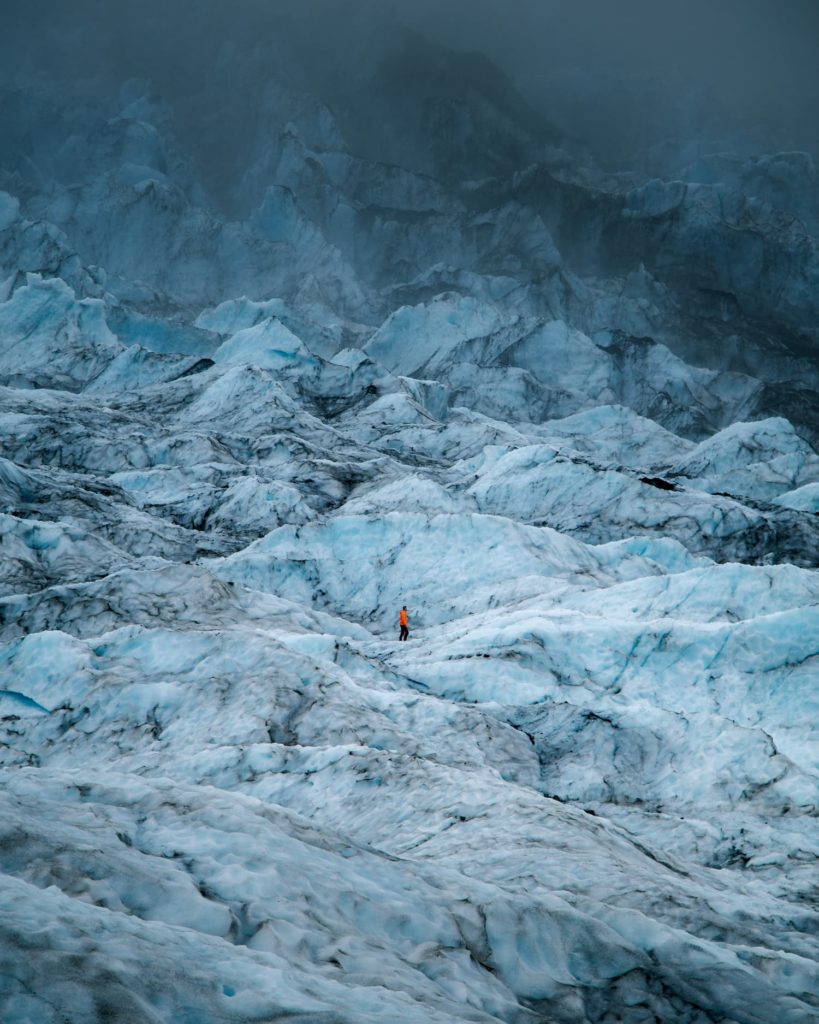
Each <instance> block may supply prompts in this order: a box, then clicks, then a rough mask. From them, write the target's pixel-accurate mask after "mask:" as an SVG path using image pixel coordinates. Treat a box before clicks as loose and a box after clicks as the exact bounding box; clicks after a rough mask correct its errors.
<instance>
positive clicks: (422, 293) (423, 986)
mask: <svg viewBox="0 0 819 1024" xmlns="http://www.w3.org/2000/svg"><path fill="white" fill-rule="evenodd" d="M408 45H409V44H408ZM412 45H421V44H420V43H418V41H417V40H416V41H415V43H413V44H412ZM248 59H249V60H250V59H251V58H248ZM253 59H255V58H253ZM436 59H437V58H436ZM450 59H451V60H452V61H453V62H454V64H455V66H457V67H461V64H459V63H458V62H459V61H461V62H465V63H463V67H464V68H466V71H469V68H470V67H472V65H469V64H468V61H466V58H464V57H463V56H462V55H461V56H458V55H454V54H453V55H449V56H448V57H447V60H450ZM435 66H436V67H437V65H435ZM232 70H233V69H232V66H231V62H230V61H229V60H227V59H225V60H224V61H223V62H222V63H221V64H219V65H218V66H217V67H216V68H215V69H214V71H213V75H214V82H215V83H216V85H215V86H214V88H217V87H219V88H221V87H222V86H223V85H224V82H225V81H226V80H228V79H229V77H230V75H231V74H232ZM473 70H474V68H473ZM385 73H386V72H383V71H382V75H383V74H385ZM465 73H466V72H465ZM288 75H290V76H291V77H288ZM464 80H466V79H464ZM376 81H380V82H381V83H382V85H383V81H384V80H383V79H378V78H376ZM493 81H494V79H493ZM384 88H385V92H384V97H388V95H389V90H388V89H387V87H386V86H384ZM427 88H428V89H436V88H439V84H436V81H435V80H434V76H433V79H432V80H431V83H430V84H429V85H428V87H427ZM441 88H443V87H441ZM447 88H448V89H450V86H447ZM493 88H494V89H495V92H494V93H493V92H492V91H491V90H490V91H489V92H485V93H482V94H481V95H480V96H476V94H474V92H470V91H469V89H465V92H464V94H463V95H460V94H459V95H452V94H450V92H446V91H445V92H442V93H441V95H440V96H439V97H438V99H437V100H436V104H433V105H432V107H430V104H429V103H428V102H427V100H428V98H429V97H428V96H426V95H425V94H423V92H422V93H420V94H419V95H418V96H415V94H411V95H408V96H406V97H404V99H403V100H402V102H406V104H408V105H409V106H408V107H407V109H411V117H410V118H409V120H408V129H407V134H406V137H405V138H403V139H396V138H386V139H382V140H381V142H380V143H379V145H381V146H382V150H381V151H380V152H379V154H374V153H373V152H371V151H370V149H371V148H372V146H373V145H375V143H372V142H371V146H370V147H369V148H368V147H367V146H364V145H362V144H360V140H359V141H358V142H357V141H356V136H355V132H354V131H353V128H352V127H351V126H350V125H349V124H348V123H347V122H346V121H345V117H344V115H342V114H340V113H336V112H335V111H334V109H333V106H332V104H331V103H330V102H328V101H327V100H326V98H325V97H322V96H321V95H320V94H319V93H316V94H313V93H311V92H310V91H309V89H308V88H307V86H305V85H304V83H303V82H302V81H301V80H300V79H299V77H298V76H297V75H295V74H293V73H292V72H291V71H290V70H289V65H287V63H286V62H283V63H282V65H281V66H280V67H277V68H276V69H275V70H274V71H273V72H271V79H270V83H269V88H268V90H267V92H266V93H265V95H264V97H263V98H262V100H260V108H261V113H259V125H258V131H257V134H256V135H255V136H254V138H253V140H252V146H251V149H250V152H251V155H250V157H249V158H248V159H247V162H246V165H245V166H244V167H243V169H242V174H241V176H240V178H238V179H237V180H234V181H233V183H232V184H231V189H232V190H233V191H232V193H231V195H230V196H229V197H228V199H225V197H224V196H221V197H218V196H214V194H213V192H212V189H211V187H210V184H209V180H208V177H207V175H206V174H205V173H204V172H203V171H202V169H201V167H200V166H199V164H198V163H197V160H198V157H197V155H196V154H195V153H194V152H193V151H192V150H190V148H186V140H185V136H184V132H181V131H179V130H178V128H177V124H176V121H177V119H179V118H181V114H180V112H179V111H178V110H175V109H174V105H173V103H172V102H171V101H166V100H164V99H162V97H161V96H158V95H157V94H156V90H155V89H154V88H153V87H152V86H151V85H150V84H149V83H148V84H146V83H144V82H139V81H134V80H132V81H129V82H126V83H124V84H123V83H120V88H119V90H118V92H117V93H116V95H115V96H113V95H110V94H109V93H106V92H104V91H101V92H100V93H99V95H96V96H95V95H93V94H89V92H88V90H85V91H83V89H80V88H79V87H77V88H75V89H73V90H72V89H66V85H65V83H64V82H61V81H60V80H59V79H58V78H55V79H54V80H53V81H51V80H49V78H48V76H46V75H43V76H40V77H38V78H36V79H35V80H29V79H25V80H22V81H21V80H15V81H12V80H11V79H9V80H8V81H4V82H3V84H2V98H3V103H2V104H1V105H0V106H1V107H2V112H1V113H0V130H2V132H3V135H4V138H5V139H6V140H7V141H8V143H9V145H8V146H7V147H6V149H5V150H4V152H3V153H2V154H0V496H2V505H1V506H0V553H2V558H0V778H2V790H1V791H0V801H2V804H3V810H2V814H0V836H1V837H2V838H0V906H1V907H2V911H3V912H2V914H1V915H0V964H1V965H2V969H1V970H0V1017H2V1020H3V1022H4V1024H62V1022H66V1021H69V1022H71V1024H85V1022H89V1024H92V1022H93V1024H97V1022H99V1024H102V1022H103V1021H107V1022H112V1021H121V1022H122V1024H125V1022H126V1021H127V1022H128V1024H165V1022H168V1024H170V1022H173V1024H194V1022H195V1024H217V1022H220V1024H221V1022H227V1021H236V1022H245V1021H274V1020H275V1021H278V1020H292V1021H303V1022H305V1024H307V1022H311V1024H312V1022H316V1024H318V1022H326V1024H330V1022H339V1024H341V1022H349V1024H358V1022H362V1024H363V1022H368V1021H373V1022H375V1021H378V1022H407V1024H410V1022H418V1024H433V1022H441V1024H451V1022H454V1021H470V1022H475V1024H477V1022H486V1024H489V1022H507V1024H526V1022H532V1024H535V1022H543V1024H546V1022H563V1024H587V1022H588V1024H617V1022H623V1024H650V1022H681V1024H711V1022H716V1021H719V1022H722V1024H771V1022H772V1021H782V1022H787V1024H802V1022H804V1024H810V1022H813V1021H816V1019H817V1014H819V969H817V962H819V910H817V906H816V896H817V873H816V872H817V861H819V829H818V828H817V813H818V812H819V738H818V737H817V721H818V720H819V685H817V683H819V575H818V574H817V565H818V564H819V519H818V518H817V513H819V454H817V443H819V418H818V410H819V403H817V402H816V394H817V385H819V358H818V357H817V354H816V313H817V305H816V296H817V294H819V293H818V292H817V287H819V256H817V244H819V243H817V237H819V236H817V234H816V230H817V223H819V221H817V211H816V204H815V202H814V201H813V198H815V197H813V198H812V195H813V194H812V192H811V188H812V187H813V185H815V181H816V170H815V164H814V163H813V160H812V159H811V158H810V157H809V156H808V155H807V154H801V155H800V154H778V155H777V154H755V155H751V156H747V155H744V156H740V155H738V154H737V153H732V152H730V151H722V150H719V149H715V150H714V152H713V153H710V154H709V153H704V154H702V155H701V157H700V158H699V159H698V160H697V161H696V162H694V163H691V162H690V161H686V162H683V161H682V155H681V162H680V163H679V165H678V166H677V168H676V173H675V174H674V175H668V176H667V177H665V178H663V179H653V180H652V179H647V178H646V177H645V176H641V175H640V174H638V173H637V172H633V173H629V174H625V173H624V174H620V175H614V174H612V173H610V172H607V171H604V170H601V169H600V168H599V167H597V166H596V164H595V163H594V160H593V159H592V157H591V156H590V155H589V154H588V153H586V152H583V151H579V150H578V148H577V146H576V144H575V143H574V142H573V141H572V140H570V139H566V138H559V137H555V136H554V135H553V134H549V135H548V140H547V141H546V139H545V136H540V135H538V131H539V130H540V129H538V128H537V126H533V123H532V121H531V120H528V119H526V118H524V117H523V116H522V115H521V114H520V108H519V107H518V105H517V104H518V101H517V100H514V102H513V97H512V98H510V97H511V96H512V94H511V93H510V92H508V90H507V86H506V85H503V84H502V83H500V80H498V81H495V85H494V87H493ZM509 88H511V86H509ZM450 91H451V90H450ZM383 102H385V103H386V102H387V99H383ZM521 102H522V101H521ZM413 104H415V105H414V106H413ZM430 111H432V113H431V112H430ZM271 125H273V126H275V127H276V131H275V133H274V132H272V131H271V130H270V127H271ZM541 127H542V126H541ZM418 133H420V134H421V136H422V138H424V139H431V140H432V143H433V144H432V145H430V147H429V149H428V150H424V151H423V152H421V151H419V150H418V148H417V145H418V143H417V138H416V136H417V134H418ZM487 140H489V142H491V143H492V145H489V143H488V141H487ZM508 153H512V154H513V155H514V160H513V161H512V164H511V165H509V166H507V165H506V163H505V162H504V160H501V158H500V156H498V155H497V154H508ZM492 154H495V156H494V157H493V155H492ZM467 172H468V173H467ZM404 604H406V605H407V606H408V607H409V610H410V629H411V633H410V641H409V642H408V643H406V644H400V645H399V644H397V643H396V640H397V623H396V620H397V613H398V609H399V608H400V607H401V606H402V605H404Z"/></svg>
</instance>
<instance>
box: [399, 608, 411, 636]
mask: <svg viewBox="0 0 819 1024" xmlns="http://www.w3.org/2000/svg"><path fill="white" fill-rule="evenodd" d="M398 625H399V626H400V627H401V632H400V634H399V636H398V639H399V640H407V639H408V638H409V618H408V617H407V606H406V605H404V607H403V608H402V609H401V611H400V612H399V613H398Z"/></svg>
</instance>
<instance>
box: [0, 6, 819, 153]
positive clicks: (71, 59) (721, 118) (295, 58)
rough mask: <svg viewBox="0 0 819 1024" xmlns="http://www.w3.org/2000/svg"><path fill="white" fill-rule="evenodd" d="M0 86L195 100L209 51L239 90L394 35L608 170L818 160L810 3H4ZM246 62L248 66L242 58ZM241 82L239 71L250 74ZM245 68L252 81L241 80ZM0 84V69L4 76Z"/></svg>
mask: <svg viewBox="0 0 819 1024" xmlns="http://www.w3.org/2000/svg"><path fill="white" fill-rule="evenodd" d="M6 6H8V7H9V10H8V11H6V12H5V13H4V16H3V18H4V20H3V24H4V32H3V34H2V35H3V37H4V38H5V46H4V44H3V43H2V41H0V57H2V58H3V67H4V68H5V73H6V75H9V74H13V73H14V71H15V69H18V68H19V67H20V66H21V62H22V61H27V67H28V68H29V69H31V68H32V67H39V68H40V69H54V68H59V69H61V71H62V72H64V73H65V74H66V75H68V76H69V77H71V76H74V77H76V78H82V77H87V76H88V75H90V74H92V73H94V72H95V71H103V72H104V73H105V74H107V75H109V76H112V77H116V76H117V75H122V76H127V75H128V74H145V75H146V76H150V77H151V78H152V80H154V81H155V82H156V83H157V86H158V88H159V89H160V90H163V89H164V91H168V92H174V91H177V92H179V93H180V94H182V93H185V92H187V93H195V92H196V91H197V90H201V91H203V92H207V85H208V83H207V81H206V80H207V77H208V74H209V68H210V67H211V66H212V62H213V60H214V56H213V53H214V47H215V46H216V45H219V46H220V47H222V48H223V50H224V48H225V47H228V48H232V52H233V54H234V57H235V59H236V62H237V78H240V79H241V77H242V75H243V73H244V74H246V75H250V76H251V81H244V83H243V87H244V88H246V89H250V90H252V89H253V88H254V83H253V81H252V75H253V74H261V73H263V71H259V70H258V69H259V68H262V69H263V68H264V66H265V62H264V59H262V60H261V61H260V60H259V58H258V54H259V49H260V48H261V50H262V53H263V54H264V53H265V51H267V52H268V53H269V60H270V64H271V65H273V64H275V63H276V62H281V61H289V60H292V62H293V64H294V66H297V65H299V63H301V65H303V67H304V68H305V70H306V78H305V82H306V83H311V82H314V81H315V78H316V74H318V73H320V72H321V71H322V70H323V69H324V68H325V67H335V68H336V69H339V68H340V69H341V72H342V76H343V75H348V74H361V73H363V69H365V68H366V67H367V66H368V63H369V62H372V65H373V66H375V65H377V63H378V61H379V60H381V59H384V58H388V55H389V52H390V49H391V47H392V46H393V45H394V42H395V36H396V26H397V25H399V24H403V25H407V26H409V27H410V28H412V29H414V30H416V31H419V32H421V33H423V35H424V36H426V37H428V38H429V39H431V40H432V41H433V42H434V43H437V44H441V45H444V46H447V47H451V48H453V49H456V50H462V51H469V50H478V51H481V52H484V53H486V54H487V55H488V56H489V57H490V58H491V59H492V60H493V61H495V62H496V63H497V64H498V65H499V66H500V67H501V68H502V69H503V71H504V72H505V73H506V74H507V75H508V76H509V77H510V78H511V79H512V80H513V82H515V84H516V85H517V86H518V88H519V89H520V90H521V92H522V93H523V94H524V96H525V97H526V98H527V99H528V100H529V101H530V102H531V103H532V104H533V105H535V106H536V107H538V108H539V109H540V110H541V111H542V112H544V113H545V114H546V115H547V116H548V117H549V118H550V119H552V120H553V121H554V122H555V123H557V124H558V125H559V126H560V127H561V128H562V129H564V130H568V131H572V132H573V133H574V134H576V135H578V136H580V137H581V138H582V139H583V141H585V142H586V143H588V144H589V145H590V146H591V147H592V149H595V150H597V151H598V152H599V153H600V154H601V155H602V156H603V157H604V158H605V157H606V156H609V157H611V159H612V160H613V161H614V162H615V163H616V162H617V161H618V160H620V161H627V160H628V159H629V157H630V155H633V151H634V148H635V147H636V146H640V145H650V144H652V143H653V142H655V141H657V140H658V139H660V138H662V137H663V136H664V135H675V134H679V133H681V132H682V133H686V132H688V133H696V132H697V131H701V132H702V133H705V134H708V135H720V134H724V135H725V136H741V135H743V134H749V135H753V134H757V135H758V134H759V133H760V132H762V133H767V135H768V136H769V137H770V138H771V140H772V143H771V144H772V146H774V145H775V146H776V147H777V148H786V149H807V150H810V151H812V152H814V153H819V119H817V117H816V110H817V105H818V104H819V60H817V55H818V53H817V51H819V46H817V40H819V0H685V2H676V0H164V2H160V0H141V2H138V0H71V3H68V2H66V0H29V2H28V3H26V4H15V5H13V6H12V5H10V4H7V5H6ZM251 49H253V50H254V51H255V52H256V59H255V62H250V61H247V62H245V61H243V59H242V56H243V54H244V53H247V52H249V51H250V50H251ZM248 69H249V70H248ZM253 69H256V70H253ZM1 73H2V72H0V74H1Z"/></svg>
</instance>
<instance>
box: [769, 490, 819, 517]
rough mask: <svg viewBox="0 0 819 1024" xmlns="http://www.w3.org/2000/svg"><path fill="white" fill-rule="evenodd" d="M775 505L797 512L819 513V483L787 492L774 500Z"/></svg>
mask: <svg viewBox="0 0 819 1024" xmlns="http://www.w3.org/2000/svg"><path fill="white" fill-rule="evenodd" d="M773 501H774V504H775V505H782V507H783V508H792V509H795V510H796V511H797V512H812V513H813V514H814V515H816V514H817V513H819V483H815V484H805V485H804V487H797V488H796V490H794V491H786V492H785V494H780V495H779V496H778V497H776V498H774V499H773Z"/></svg>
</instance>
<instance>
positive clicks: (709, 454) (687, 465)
mask: <svg viewBox="0 0 819 1024" xmlns="http://www.w3.org/2000/svg"><path fill="white" fill-rule="evenodd" d="M671 472H672V473H673V474H674V475H675V476H683V477H688V478H690V479H692V480H693V481H695V482H696V483H697V484H698V485H699V486H702V487H704V488H705V489H707V490H709V491H716V490H721V491H727V492H729V493H732V494H739V495H748V496H750V497H754V498H761V499H767V500H771V499H773V498H775V497H777V496H778V495H780V494H782V493H783V492H784V491H789V490H794V489H796V488H798V487H801V486H803V485H805V484H810V483H816V482H817V481H819V455H817V454H816V452H815V451H814V450H813V449H812V448H811V446H810V445H809V444H808V443H807V442H806V441H804V440H803V439H802V438H801V437H799V435H798V434H797V433H796V431H795V430H794V428H793V426H792V424H790V423H789V422H788V421H787V420H785V419H782V418H779V417H777V418H775V419H768V420H761V421H759V422H755V423H734V424H732V425H731V426H730V427H726V428H725V430H721V431H720V432H719V433H718V434H715V435H714V436H713V437H710V438H708V440H706V441H702V442H701V443H700V444H698V445H697V447H696V448H694V449H693V450H692V451H690V452H689V453H688V454H687V455H686V456H685V457H684V458H682V459H680V460H679V461H677V462H676V463H675V464H674V466H673V467H672V469H671Z"/></svg>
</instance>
